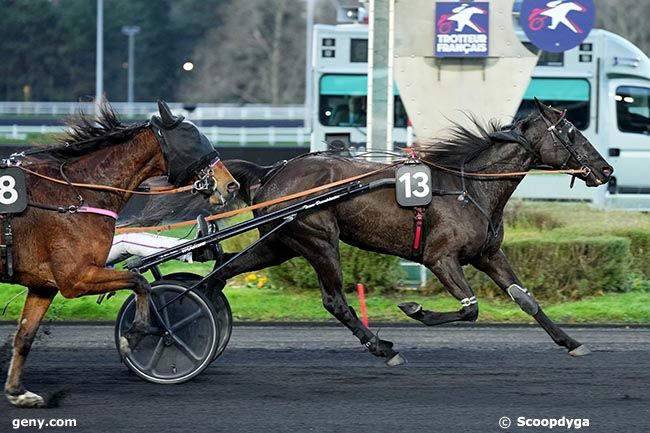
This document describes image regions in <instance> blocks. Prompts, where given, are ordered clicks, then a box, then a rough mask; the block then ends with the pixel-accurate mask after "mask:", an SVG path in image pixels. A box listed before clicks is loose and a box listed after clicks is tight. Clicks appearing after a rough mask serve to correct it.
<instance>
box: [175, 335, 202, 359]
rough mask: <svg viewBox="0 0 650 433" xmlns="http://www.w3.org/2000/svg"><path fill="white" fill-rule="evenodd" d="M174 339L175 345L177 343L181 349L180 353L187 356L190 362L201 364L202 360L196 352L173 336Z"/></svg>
mask: <svg viewBox="0 0 650 433" xmlns="http://www.w3.org/2000/svg"><path fill="white" fill-rule="evenodd" d="M172 339H173V340H174V343H176V346H177V347H178V348H179V349H180V351H181V352H182V353H183V354H184V355H185V356H187V357H188V358H189V359H190V360H192V361H194V362H200V361H201V360H202V358H201V357H200V356H198V355H197V354H196V353H194V351H193V350H192V349H191V348H190V347H189V346H188V345H187V344H185V342H184V341H183V340H181V339H180V338H178V336H176V335H173V334H172Z"/></svg>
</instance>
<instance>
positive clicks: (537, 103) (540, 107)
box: [534, 96, 546, 113]
mask: <svg viewBox="0 0 650 433" xmlns="http://www.w3.org/2000/svg"><path fill="white" fill-rule="evenodd" d="M534 99H535V106H536V107H537V109H538V110H539V112H540V113H543V112H544V110H545V109H546V106H545V105H544V104H542V103H541V102H539V99H537V97H536V96H535V97H534Z"/></svg>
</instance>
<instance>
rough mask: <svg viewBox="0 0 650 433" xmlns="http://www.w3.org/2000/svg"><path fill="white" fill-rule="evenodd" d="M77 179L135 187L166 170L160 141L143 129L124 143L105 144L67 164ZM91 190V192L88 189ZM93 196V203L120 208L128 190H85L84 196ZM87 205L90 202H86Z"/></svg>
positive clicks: (128, 194)
mask: <svg viewBox="0 0 650 433" xmlns="http://www.w3.org/2000/svg"><path fill="white" fill-rule="evenodd" d="M66 171H67V172H69V173H74V177H75V178H76V179H84V180H83V182H85V183H96V184H101V185H106V186H111V187H115V188H120V189H126V190H134V189H135V188H137V187H138V186H139V185H140V184H141V183H142V182H144V181H145V180H146V179H148V178H150V177H154V176H161V175H164V174H166V173H165V162H164V158H163V155H162V151H161V148H160V144H159V143H158V140H156V137H155V135H154V133H153V131H152V130H151V129H149V128H148V129H144V130H143V131H141V132H139V133H138V134H137V135H135V136H134V137H133V138H132V139H131V140H129V141H128V142H125V143H123V144H118V145H114V146H107V147H106V148H103V149H101V150H99V151H97V152H93V153H92V154H89V155H88V156H87V157H86V158H81V159H80V160H78V161H76V162H75V163H74V164H70V165H69V166H66ZM91 191H93V192H91ZM93 194H94V195H96V196H95V197H94V198H93V199H94V201H95V204H94V205H95V206H104V207H107V208H110V209H114V210H116V211H119V210H120V209H121V208H122V207H124V205H125V204H126V202H127V201H128V199H129V198H130V197H131V196H132V194H131V193H110V194H106V193H102V192H94V190H85V191H84V192H83V193H82V195H83V196H84V197H86V196H88V197H90V196H91V195H93ZM89 205H90V203H89Z"/></svg>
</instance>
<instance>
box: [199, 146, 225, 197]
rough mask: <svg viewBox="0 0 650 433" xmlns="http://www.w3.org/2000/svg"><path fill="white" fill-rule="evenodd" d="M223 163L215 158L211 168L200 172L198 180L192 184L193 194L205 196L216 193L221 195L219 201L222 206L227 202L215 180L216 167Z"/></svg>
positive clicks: (208, 167)
mask: <svg viewBox="0 0 650 433" xmlns="http://www.w3.org/2000/svg"><path fill="white" fill-rule="evenodd" d="M220 162H221V159H220V158H219V157H217V158H215V159H214V160H213V161H212V162H211V163H210V165H209V166H207V167H206V168H203V169H201V170H199V172H198V173H197V174H196V177H197V179H196V180H195V181H194V183H193V184H192V194H198V193H200V194H203V195H205V196H208V197H209V196H211V195H214V193H215V191H216V192H218V193H219V200H221V205H225V204H226V202H225V200H224V198H223V196H224V194H223V193H222V192H221V191H220V190H219V184H218V182H217V181H216V180H215V178H214V167H215V166H216V165H217V164H219V163H220Z"/></svg>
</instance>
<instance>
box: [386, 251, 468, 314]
mask: <svg viewBox="0 0 650 433" xmlns="http://www.w3.org/2000/svg"><path fill="white" fill-rule="evenodd" d="M425 263H426V261H425ZM429 269H431V271H432V272H433V273H434V274H435V276H436V277H438V280H440V282H441V283H442V284H443V285H444V286H445V288H446V289H447V290H448V291H449V293H451V294H452V295H453V296H454V297H455V298H456V299H458V300H459V301H460V304H461V306H462V307H461V309H460V310H458V311H446V312H436V311H429V310H424V309H422V306H421V305H420V304H418V303H417V302H404V303H401V304H399V308H400V309H401V310H402V311H403V312H404V313H405V314H406V315H407V316H409V317H411V318H413V319H415V320H418V321H420V322H422V323H424V324H425V325H427V326H435V325H441V324H443V323H449V322H457V321H460V320H464V321H470V322H473V321H475V320H476V319H477V318H478V304H477V301H476V296H474V293H473V292H472V288H471V287H470V286H469V283H468V282H467V280H466V279H465V275H464V274H463V268H462V267H461V266H460V263H459V262H458V260H457V259H456V258H454V257H452V256H444V257H440V258H437V259H436V260H434V261H432V264H431V265H430V266H429Z"/></svg>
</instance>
